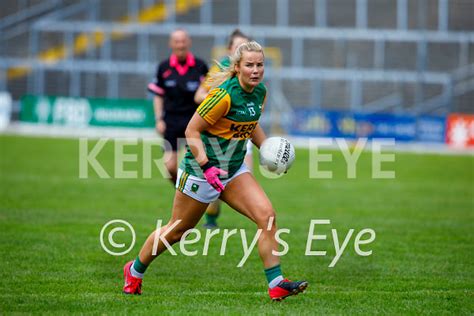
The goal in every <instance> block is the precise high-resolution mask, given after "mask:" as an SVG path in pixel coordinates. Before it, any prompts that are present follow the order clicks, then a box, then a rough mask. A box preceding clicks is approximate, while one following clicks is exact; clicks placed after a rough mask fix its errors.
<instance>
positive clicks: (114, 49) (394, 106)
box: [0, 0, 474, 147]
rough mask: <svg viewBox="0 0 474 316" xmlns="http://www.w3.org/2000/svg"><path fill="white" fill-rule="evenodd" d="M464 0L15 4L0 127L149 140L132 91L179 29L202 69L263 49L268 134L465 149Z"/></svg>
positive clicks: (146, 116) (8, 10)
mask: <svg viewBox="0 0 474 316" xmlns="http://www.w3.org/2000/svg"><path fill="white" fill-rule="evenodd" d="M473 12H474V1H471V0H294V1H290V0H225V1H224V0H207V1H205V0H176V1H170V0H166V1H153V0H103V1H97V0H43V1H33V0H16V1H8V3H5V4H3V5H2V11H1V12H0V34H1V35H0V126H6V125H7V124H8V121H9V120H10V119H11V120H12V121H14V122H16V121H20V122H27V123H30V124H39V125H41V126H44V125H61V126H70V127H81V128H82V127H84V128H87V127H88V126H112V127H132V128H150V129H151V128H152V127H153V124H154V123H153V117H152V115H153V113H152V105H151V96H150V95H148V93H147V90H146V86H147V83H148V82H149V81H150V80H151V79H152V78H153V76H154V74H155V69H156V65H157V64H158V62H159V61H161V60H163V59H164V58H166V57H167V56H168V55H169V49H168V35H169V33H170V32H171V31H172V30H174V29H175V28H176V27H182V28H184V29H186V30H187V31H188V32H189V33H190V35H191V37H192V39H193V48H192V51H193V52H194V54H195V55H197V56H199V57H201V58H202V59H204V60H206V61H208V62H209V63H212V61H213V60H214V59H218V58H219V57H220V56H221V55H222V54H223V53H222V52H223V51H224V50H225V49H224V48H225V45H226V40H227V36H228V35H229V34H230V32H231V31H232V30H233V29H235V28H236V27H239V28H240V29H241V30H242V31H243V32H245V33H247V34H249V35H251V36H252V37H253V38H254V39H255V40H257V41H258V42H260V43H261V44H263V45H264V46H265V49H266V78H265V83H266V85H267V87H268V89H269V96H270V98H269V99H268V105H267V108H266V109H267V113H266V115H265V116H264V119H263V121H262V124H263V125H264V127H265V129H266V130H267V131H269V132H270V133H275V134H276V133H278V134H290V135H296V136H303V137H305V136H317V137H347V138H357V137H369V138H373V137H391V138H395V139H397V140H400V141H421V142H433V143H448V144H452V145H454V146H458V147H467V146H474V116H473V113H474V18H473Z"/></svg>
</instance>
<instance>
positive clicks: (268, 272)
mask: <svg viewBox="0 0 474 316" xmlns="http://www.w3.org/2000/svg"><path fill="white" fill-rule="evenodd" d="M264 271H265V276H266V277H267V281H268V283H270V282H271V281H272V280H273V279H275V278H276V277H278V276H280V275H282V274H281V267H280V265H279V264H278V265H276V266H274V267H271V268H268V269H265V270H264Z"/></svg>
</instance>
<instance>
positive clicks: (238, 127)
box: [229, 123, 257, 139]
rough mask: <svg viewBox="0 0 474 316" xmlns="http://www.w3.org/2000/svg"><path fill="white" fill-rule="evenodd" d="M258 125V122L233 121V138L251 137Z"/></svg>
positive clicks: (231, 125)
mask: <svg viewBox="0 0 474 316" xmlns="http://www.w3.org/2000/svg"><path fill="white" fill-rule="evenodd" d="M255 127H257V123H250V124H238V123H231V124H230V128H229V129H230V131H231V132H233V133H234V134H233V135H232V138H243V139H246V138H250V136H251V135H252V132H253V131H254V130H255Z"/></svg>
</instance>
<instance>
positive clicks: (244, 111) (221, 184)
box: [123, 42, 308, 301]
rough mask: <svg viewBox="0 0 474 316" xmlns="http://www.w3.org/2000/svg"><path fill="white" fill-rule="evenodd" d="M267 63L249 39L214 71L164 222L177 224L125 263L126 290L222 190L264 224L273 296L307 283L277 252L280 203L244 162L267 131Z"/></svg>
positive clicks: (136, 285) (261, 246)
mask: <svg viewBox="0 0 474 316" xmlns="http://www.w3.org/2000/svg"><path fill="white" fill-rule="evenodd" d="M263 64H264V55H263V50H262V47H261V46H260V45H259V44H258V43H256V42H247V43H243V44H241V45H240V46H239V47H238V48H237V49H236V51H235V52H234V54H233V55H232V56H231V64H230V67H229V68H228V69H227V70H226V71H223V72H219V73H216V74H214V75H213V76H214V78H215V80H214V81H213V82H214V86H216V88H214V89H212V90H211V92H210V93H209V95H208V96H207V97H206V99H205V100H204V101H203V102H202V103H201V105H200V106H199V107H198V109H197V111H196V113H195V114H194V116H193V117H192V118H191V121H190V122H189V124H188V127H187V129H186V140H187V142H188V146H189V150H188V152H187V153H186V155H185V157H184V159H183V161H182V163H181V165H180V169H179V171H178V179H177V181H176V189H177V190H176V194H175V197H174V203H173V210H172V214H171V219H170V221H169V222H168V224H167V225H165V226H164V227H163V228H162V229H161V230H160V232H166V231H167V230H168V228H170V231H169V232H168V233H167V234H166V235H165V236H160V238H157V239H158V245H157V246H155V247H156V249H153V248H154V247H153V246H154V245H153V244H154V240H155V234H156V233H159V232H158V231H154V232H153V233H151V234H150V236H149V237H148V239H147V240H146V241H145V244H144V245H143V247H142V249H141V250H140V253H139V255H138V257H137V258H136V259H135V260H134V261H130V262H128V263H127V264H125V266H124V278H125V285H124V287H123V291H124V293H126V294H141V284H142V278H143V274H144V273H145V270H146V269H147V267H148V266H149V264H150V263H151V262H152V261H153V260H154V259H155V258H156V257H157V256H158V255H159V254H160V253H162V252H163V251H164V250H166V249H167V247H166V245H165V243H164V242H163V240H161V239H164V240H166V242H167V243H168V244H169V245H172V244H174V243H176V242H178V241H180V239H181V236H182V235H183V233H184V232H185V231H187V230H188V229H191V228H193V227H195V226H196V224H197V223H198V222H199V219H200V218H201V217H202V215H203V214H204V212H205V211H206V208H207V206H208V204H209V203H211V202H213V201H215V200H216V199H218V198H220V199H221V200H223V201H225V202H226V203H227V204H228V205H230V206H231V207H232V208H234V209H235V210H236V211H238V212H239V213H241V214H243V215H245V216H247V217H248V218H249V219H250V220H252V221H253V222H255V224H257V227H258V228H260V229H262V233H261V235H260V238H259V240H258V252H259V255H260V258H261V259H262V261H263V266H264V270H265V275H266V277H267V280H268V284H269V289H268V292H269V295H270V298H271V299H272V300H277V301H279V300H282V299H284V298H285V297H287V296H290V295H294V294H298V293H300V292H302V291H304V290H305V289H306V287H307V285H308V283H307V282H306V281H298V282H292V281H289V280H288V279H285V278H283V276H282V273H281V269H280V259H279V257H278V256H275V255H273V253H272V251H278V243H277V242H276V240H275V233H276V231H277V227H276V224H275V222H276V221H275V220H274V219H275V211H274V209H273V206H272V204H271V202H270V200H269V199H268V197H267V196H266V194H265V192H264V191H263V189H262V188H261V187H260V185H259V184H258V183H257V181H256V180H255V178H254V177H253V176H252V174H251V173H250V172H249V170H248V169H247V167H246V166H245V164H244V163H243V160H244V157H245V150H246V149H245V148H246V142H247V141H248V140H249V139H251V140H252V142H253V143H254V144H255V145H256V146H257V147H259V148H260V145H261V144H262V142H263V141H264V140H265V138H266V136H265V134H264V132H263V130H262V128H261V127H260V125H258V119H259V117H260V114H261V112H262V110H263V107H264V101H265V96H266V89H265V86H264V85H263V84H262V83H261V81H262V79H263V73H264V65H263ZM223 153H224V154H223ZM271 218H273V220H272V219H271ZM269 222H270V223H271V224H269ZM269 226H270V227H269ZM269 228H270V229H269ZM152 251H153V252H154V254H155V255H153V253H152Z"/></svg>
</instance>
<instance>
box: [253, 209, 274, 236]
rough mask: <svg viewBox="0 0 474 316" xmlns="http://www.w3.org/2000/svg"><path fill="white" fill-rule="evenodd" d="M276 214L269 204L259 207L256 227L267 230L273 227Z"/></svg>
mask: <svg viewBox="0 0 474 316" xmlns="http://www.w3.org/2000/svg"><path fill="white" fill-rule="evenodd" d="M275 221H276V214H275V210H274V209H273V207H272V205H271V204H270V203H268V204H265V205H261V206H260V208H259V210H258V212H257V216H256V222H257V226H258V227H259V228H262V229H265V230H266V229H268V225H270V228H273V227H275Z"/></svg>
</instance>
